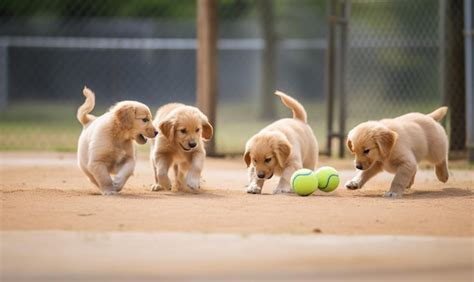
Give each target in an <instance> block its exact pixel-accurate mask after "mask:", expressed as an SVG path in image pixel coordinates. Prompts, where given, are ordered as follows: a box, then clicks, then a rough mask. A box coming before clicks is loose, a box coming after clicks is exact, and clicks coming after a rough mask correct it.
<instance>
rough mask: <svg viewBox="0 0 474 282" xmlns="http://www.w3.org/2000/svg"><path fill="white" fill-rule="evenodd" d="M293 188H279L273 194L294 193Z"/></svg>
mask: <svg viewBox="0 0 474 282" xmlns="http://www.w3.org/2000/svg"><path fill="white" fill-rule="evenodd" d="M292 192H293V191H292V190H291V188H284V187H277V188H275V190H273V194H283V193H292Z"/></svg>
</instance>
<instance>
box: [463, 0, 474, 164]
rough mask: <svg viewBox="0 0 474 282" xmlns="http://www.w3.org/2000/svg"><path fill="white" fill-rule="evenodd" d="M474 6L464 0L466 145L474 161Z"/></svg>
mask: <svg viewBox="0 0 474 282" xmlns="http://www.w3.org/2000/svg"><path fill="white" fill-rule="evenodd" d="M473 14H474V6H473V5H472V1H471V0H464V36H465V52H466V147H467V154H468V160H469V161H470V162H474V121H473V119H474V115H473V111H474V98H473V97H472V96H473V95H474V79H473V76H474V69H473V68H474V54H473V47H474V43H473V41H474V25H473V20H472V16H473Z"/></svg>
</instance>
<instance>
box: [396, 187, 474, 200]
mask: <svg viewBox="0 0 474 282" xmlns="http://www.w3.org/2000/svg"><path fill="white" fill-rule="evenodd" d="M473 195H474V193H473V191H471V190H469V189H466V188H455V187H449V188H443V189H441V190H430V191H426V190H413V191H411V192H409V193H407V194H405V195H404V197H405V198H407V199H439V198H458V197H472V196H473Z"/></svg>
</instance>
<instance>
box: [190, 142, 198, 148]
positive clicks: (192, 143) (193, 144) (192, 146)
mask: <svg viewBox="0 0 474 282" xmlns="http://www.w3.org/2000/svg"><path fill="white" fill-rule="evenodd" d="M188 145H189V147H191V148H194V147H196V145H197V144H196V141H189V143H188Z"/></svg>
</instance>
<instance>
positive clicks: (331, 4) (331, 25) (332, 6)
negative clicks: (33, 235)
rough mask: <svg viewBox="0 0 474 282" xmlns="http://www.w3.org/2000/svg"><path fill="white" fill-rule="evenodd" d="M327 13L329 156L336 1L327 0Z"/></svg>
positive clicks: (331, 135)
mask: <svg viewBox="0 0 474 282" xmlns="http://www.w3.org/2000/svg"><path fill="white" fill-rule="evenodd" d="M327 7H328V8H327V14H328V39H327V42H328V47H327V50H326V86H325V87H326V89H325V91H326V99H327V109H326V110H327V144H326V153H327V154H328V155H329V156H331V153H332V138H333V131H332V129H333V127H332V124H333V117H334V92H335V91H334V88H335V85H336V81H335V80H336V64H335V63H336V57H335V51H336V19H335V12H336V1H332V0H328V1H327Z"/></svg>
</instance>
